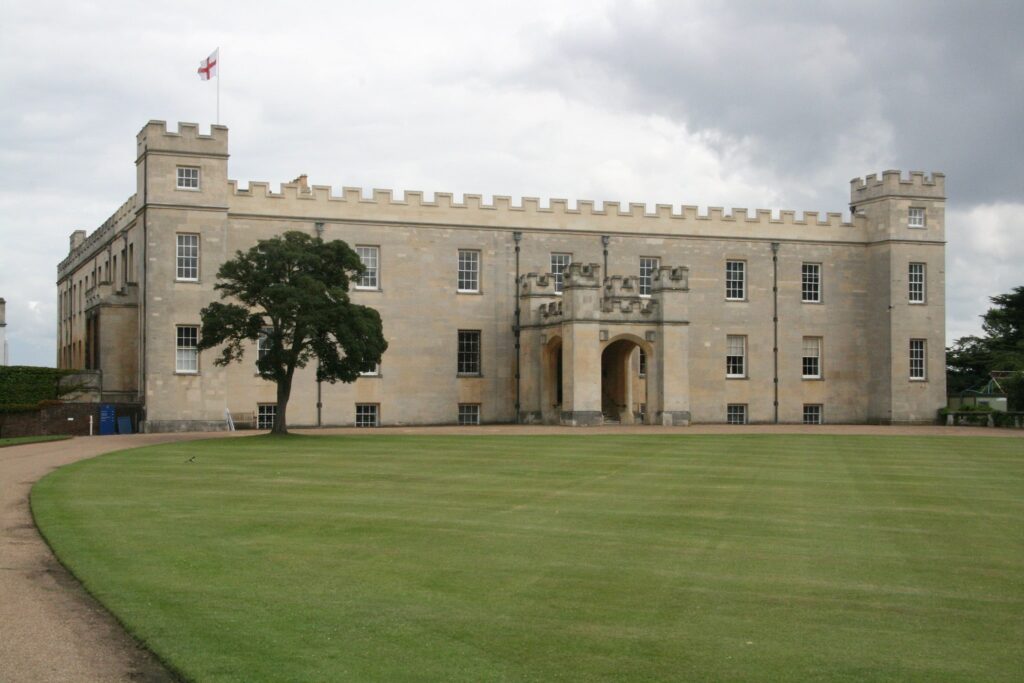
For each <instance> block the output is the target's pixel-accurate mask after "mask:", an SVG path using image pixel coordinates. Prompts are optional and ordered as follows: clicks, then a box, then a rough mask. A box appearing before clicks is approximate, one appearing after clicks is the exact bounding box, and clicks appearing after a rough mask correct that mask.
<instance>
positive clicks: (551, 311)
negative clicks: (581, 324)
mask: <svg viewBox="0 0 1024 683" xmlns="http://www.w3.org/2000/svg"><path fill="white" fill-rule="evenodd" d="M562 310H563V309H562V300H561V299H556V300H555V301H550V302H548V303H546V304H541V305H540V306H539V307H538V308H537V312H538V314H539V315H540V317H541V319H542V320H545V321H546V320H547V319H549V318H561V317H562Z"/></svg>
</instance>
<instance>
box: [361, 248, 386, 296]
mask: <svg viewBox="0 0 1024 683" xmlns="http://www.w3.org/2000/svg"><path fill="white" fill-rule="evenodd" d="M364 251H365V253H364ZM356 254H358V255H359V262H360V263H362V264H363V266H364V267H365V268H366V270H364V271H363V274H362V275H360V276H359V279H358V280H356V283H355V288H356V289H357V290H359V291H364V292H365V291H370V292H379V291H381V286H380V279H381V278H380V246H379V245H376V244H357V245H356ZM371 262H372V266H371V265H370V263H371Z"/></svg>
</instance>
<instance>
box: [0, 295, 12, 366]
mask: <svg viewBox="0 0 1024 683" xmlns="http://www.w3.org/2000/svg"><path fill="white" fill-rule="evenodd" d="M9 362H10V359H9V357H8V355H7V302H6V301H5V300H4V298H3V297H2V296H0V365H7V364H8V363H9Z"/></svg>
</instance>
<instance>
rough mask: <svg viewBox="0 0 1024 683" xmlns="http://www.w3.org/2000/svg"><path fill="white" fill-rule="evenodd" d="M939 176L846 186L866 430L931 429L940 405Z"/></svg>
mask: <svg viewBox="0 0 1024 683" xmlns="http://www.w3.org/2000/svg"><path fill="white" fill-rule="evenodd" d="M945 190H946V187H945V176H944V175H943V174H941V173H932V174H931V176H930V177H928V176H926V175H925V174H924V173H921V172H916V171H915V172H911V173H910V175H909V178H903V177H902V175H901V173H900V172H899V171H885V172H883V173H882V177H881V178H878V177H877V176H875V175H874V174H872V175H869V176H867V177H866V178H863V179H861V178H855V179H853V180H852V181H851V183H850V210H851V212H852V214H853V216H854V220H855V221H857V222H858V223H859V224H860V225H862V226H863V227H864V230H865V233H866V239H867V256H866V264H867V269H866V273H865V277H866V278H867V282H866V283H865V284H866V286H865V289H866V291H867V297H866V299H865V306H866V310H865V311H864V320H865V329H864V335H865V346H866V348H865V358H866V360H867V367H866V371H867V373H868V382H867V387H868V397H867V419H868V421H869V422H881V423H901V422H931V421H934V420H935V411H936V410H938V409H939V408H941V407H942V406H944V405H945V404H946V372H945V367H946V364H945V345H946V307H945V300H946V292H945V287H946V262H945V244H946V228H945V207H946V193H945Z"/></svg>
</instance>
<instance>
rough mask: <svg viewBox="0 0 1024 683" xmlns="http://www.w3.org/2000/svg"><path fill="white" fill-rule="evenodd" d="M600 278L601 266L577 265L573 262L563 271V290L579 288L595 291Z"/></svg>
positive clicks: (593, 264)
mask: <svg viewBox="0 0 1024 683" xmlns="http://www.w3.org/2000/svg"><path fill="white" fill-rule="evenodd" d="M600 277H601V266H600V265H599V264H597V263H577V262H575V261H574V262H573V263H570V264H569V267H568V268H566V269H565V280H564V282H565V288H566V289H573V288H575V287H581V288H587V289H597V288H598V287H600V286H601V285H600V283H599V278H600Z"/></svg>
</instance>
